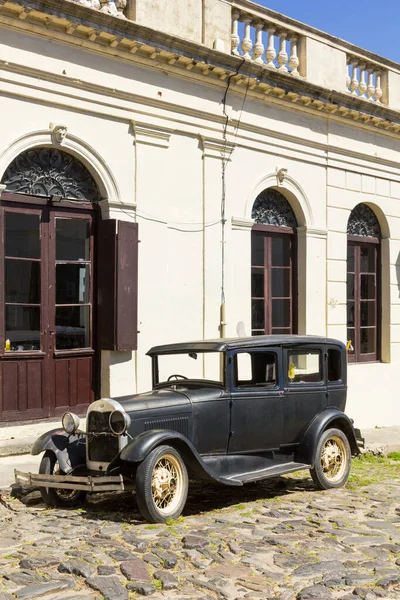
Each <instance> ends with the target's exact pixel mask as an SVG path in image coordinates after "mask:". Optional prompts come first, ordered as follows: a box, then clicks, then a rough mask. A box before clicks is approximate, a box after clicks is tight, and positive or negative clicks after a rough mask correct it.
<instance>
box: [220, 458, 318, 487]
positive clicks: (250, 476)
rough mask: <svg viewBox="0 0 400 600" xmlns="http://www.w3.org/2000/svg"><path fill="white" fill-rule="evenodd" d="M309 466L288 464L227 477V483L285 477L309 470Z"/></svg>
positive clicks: (294, 463)
mask: <svg viewBox="0 0 400 600" xmlns="http://www.w3.org/2000/svg"><path fill="white" fill-rule="evenodd" d="M310 466H311V465H307V464H306V463H297V462H289V463H284V464H280V465H274V466H272V467H267V468H266V469H260V470H259V471H253V472H250V473H242V474H237V475H233V476H231V477H227V479H228V480H229V481H240V482H241V483H248V482H250V481H259V480H260V479H268V478H269V477H277V476H279V475H285V473H293V472H294V471H303V470H304V469H309V468H310Z"/></svg>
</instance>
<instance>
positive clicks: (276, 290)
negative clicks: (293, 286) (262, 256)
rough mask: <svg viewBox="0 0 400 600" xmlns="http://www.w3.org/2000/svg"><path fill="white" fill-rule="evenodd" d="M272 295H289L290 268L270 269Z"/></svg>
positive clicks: (282, 296) (274, 296) (280, 296)
mask: <svg viewBox="0 0 400 600" xmlns="http://www.w3.org/2000/svg"><path fill="white" fill-rule="evenodd" d="M271 278H272V297H273V298H287V297H288V296H290V269H276V268H273V269H271Z"/></svg>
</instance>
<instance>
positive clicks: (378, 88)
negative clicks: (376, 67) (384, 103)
mask: <svg viewBox="0 0 400 600" xmlns="http://www.w3.org/2000/svg"><path fill="white" fill-rule="evenodd" d="M381 75H382V73H381V72H380V71H377V72H376V88H375V94H374V96H375V100H376V101H377V102H378V103H379V104H380V102H381V98H382V96H383V91H382V88H381Z"/></svg>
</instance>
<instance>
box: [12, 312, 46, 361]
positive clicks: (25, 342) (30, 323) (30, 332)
mask: <svg viewBox="0 0 400 600" xmlns="http://www.w3.org/2000/svg"><path fill="white" fill-rule="evenodd" d="M6 339H7V340H9V341H10V342H9V343H10V347H9V348H7V350H9V351H12V352H15V351H21V350H25V351H29V350H40V307H39V306H6Z"/></svg>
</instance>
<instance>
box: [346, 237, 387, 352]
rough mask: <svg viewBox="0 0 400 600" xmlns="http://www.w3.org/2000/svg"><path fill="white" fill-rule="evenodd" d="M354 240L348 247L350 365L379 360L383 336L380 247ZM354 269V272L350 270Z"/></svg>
mask: <svg viewBox="0 0 400 600" xmlns="http://www.w3.org/2000/svg"><path fill="white" fill-rule="evenodd" d="M360 239H361V241H360V242H357V241H354V240H351V241H349V242H348V247H347V266H348V272H347V346H348V358H349V361H350V362H355V361H363V360H376V359H377V358H378V352H377V351H378V344H377V340H378V336H379V326H380V323H379V318H378V301H379V272H378V267H379V262H380V261H379V245H378V244H376V243H367V242H365V241H363V240H362V237H361V236H360ZM350 269H351V271H350Z"/></svg>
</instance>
